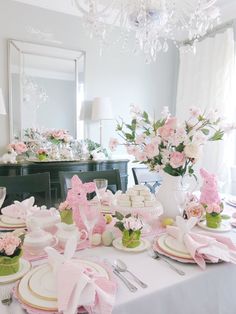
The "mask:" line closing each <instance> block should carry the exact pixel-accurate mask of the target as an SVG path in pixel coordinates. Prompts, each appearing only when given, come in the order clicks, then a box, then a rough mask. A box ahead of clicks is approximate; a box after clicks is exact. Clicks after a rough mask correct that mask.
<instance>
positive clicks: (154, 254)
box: [152, 251, 185, 276]
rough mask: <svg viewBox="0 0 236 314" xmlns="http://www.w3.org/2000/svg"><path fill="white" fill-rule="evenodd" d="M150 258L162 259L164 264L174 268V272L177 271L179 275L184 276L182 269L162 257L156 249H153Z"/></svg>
mask: <svg viewBox="0 0 236 314" xmlns="http://www.w3.org/2000/svg"><path fill="white" fill-rule="evenodd" d="M152 258H154V259H161V260H162V261H164V262H165V263H166V264H168V265H169V267H170V268H171V269H172V270H174V271H175V272H177V273H178V274H179V275H181V276H184V275H185V272H184V271H183V270H182V269H179V268H177V267H176V266H174V265H173V264H172V263H171V262H170V261H169V260H168V259H167V258H165V257H163V256H162V255H161V254H159V253H158V252H156V251H153V254H152Z"/></svg>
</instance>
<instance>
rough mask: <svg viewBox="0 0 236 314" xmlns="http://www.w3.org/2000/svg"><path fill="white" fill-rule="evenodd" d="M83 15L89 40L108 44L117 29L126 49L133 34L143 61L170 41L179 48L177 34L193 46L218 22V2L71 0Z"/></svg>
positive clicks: (187, 0)
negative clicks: (143, 56)
mask: <svg viewBox="0 0 236 314" xmlns="http://www.w3.org/2000/svg"><path fill="white" fill-rule="evenodd" d="M73 1H74V5H75V6H76V7H77V9H78V10H79V11H80V13H81V14H82V16H83V25H84V27H85V28H86V29H88V31H89V34H90V37H96V38H98V39H99V41H100V43H101V45H102V46H104V45H106V44H107V43H109V40H110V39H109V37H112V31H113V30H114V29H115V27H116V26H118V27H120V30H121V36H120V37H121V40H122V47H123V49H125V47H126V46H127V44H128V42H129V40H131V38H132V36H131V34H134V38H135V49H134V51H136V52H137V51H138V50H141V51H142V52H143V53H144V55H145V57H146V62H147V63H150V62H151V61H155V60H156V58H157V54H158V53H159V52H160V51H162V52H166V51H167V50H168V41H169V40H171V41H173V42H174V44H175V45H176V46H177V47H179V44H178V41H177V38H178V36H179V35H180V34H182V36H184V38H185V39H187V40H189V41H191V43H192V47H193V49H194V44H195V42H196V41H198V40H199V38H201V37H202V36H204V35H205V34H206V33H207V32H208V31H209V30H211V29H212V28H213V27H214V26H215V25H216V24H218V23H219V17H220V10H219V8H218V7H217V6H216V2H217V0H73Z"/></svg>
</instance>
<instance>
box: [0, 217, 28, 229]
mask: <svg viewBox="0 0 236 314" xmlns="http://www.w3.org/2000/svg"><path fill="white" fill-rule="evenodd" d="M17 228H26V224H25V222H23V220H22V219H17V218H12V217H8V216H5V215H1V216H0V229H9V230H14V229H17Z"/></svg>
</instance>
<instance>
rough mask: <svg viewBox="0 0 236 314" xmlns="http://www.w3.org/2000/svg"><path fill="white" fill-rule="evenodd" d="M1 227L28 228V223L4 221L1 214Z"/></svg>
mask: <svg viewBox="0 0 236 314" xmlns="http://www.w3.org/2000/svg"><path fill="white" fill-rule="evenodd" d="M0 228H1V229H4V228H6V229H17V228H26V224H25V223H24V224H8V223H5V222H3V221H2V219H1V216H0Z"/></svg>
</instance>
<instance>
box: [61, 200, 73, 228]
mask: <svg viewBox="0 0 236 314" xmlns="http://www.w3.org/2000/svg"><path fill="white" fill-rule="evenodd" d="M58 209H59V213H60V216H61V221H62V222H64V223H65V224H67V225H71V224H73V222H74V220H73V212H72V208H71V206H70V204H69V203H68V201H64V202H62V203H60V205H59V208H58Z"/></svg>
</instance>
